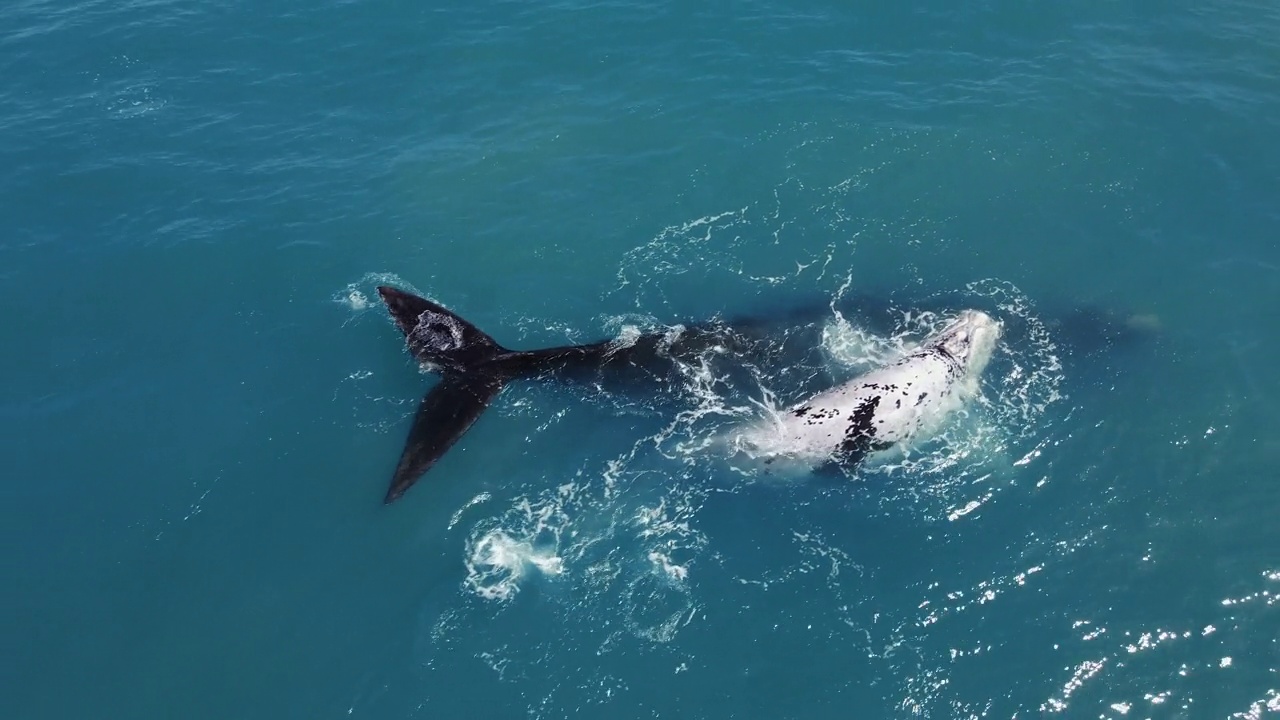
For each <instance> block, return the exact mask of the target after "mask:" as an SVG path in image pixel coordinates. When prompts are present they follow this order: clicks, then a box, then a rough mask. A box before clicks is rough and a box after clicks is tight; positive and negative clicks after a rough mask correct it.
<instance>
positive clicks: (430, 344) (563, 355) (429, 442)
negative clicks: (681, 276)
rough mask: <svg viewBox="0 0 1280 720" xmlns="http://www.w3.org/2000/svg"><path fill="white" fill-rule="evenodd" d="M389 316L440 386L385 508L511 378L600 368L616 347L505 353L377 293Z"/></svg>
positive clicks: (435, 315)
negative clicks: (585, 368)
mask: <svg viewBox="0 0 1280 720" xmlns="http://www.w3.org/2000/svg"><path fill="white" fill-rule="evenodd" d="M378 295H379V296H381V297H382V301H383V303H385V304H386V306H387V311H388V312H389V313H390V314H391V317H392V319H393V320H395V323H396V326H397V327H399V328H400V331H401V332H403V333H404V335H405V342H406V344H407V345H408V346H409V350H410V351H411V352H412V353H413V355H414V357H415V358H416V359H417V360H418V361H419V362H421V363H425V364H428V365H430V366H431V367H432V368H433V369H435V370H437V371H438V372H439V373H440V375H441V376H442V377H441V381H440V383H439V384H437V385H436V386H435V387H433V388H432V389H431V390H430V391H429V392H428V393H427V395H426V397H424V398H423V399H422V403H421V404H420V405H419V406H418V410H417V412H416V413H415V414H414V417H413V425H412V426H411V427H410V428H409V436H408V438H407V439H406V440H405V444H404V450H403V451H402V452H401V454H400V461H399V462H398V463H397V465H396V470H395V474H394V475H393V476H392V478H391V486H390V487H389V488H388V490H387V495H386V498H385V499H384V502H386V503H388V504H389V503H392V502H395V501H396V500H398V499H400V497H401V496H402V495H404V493H405V492H406V491H407V490H408V489H409V488H410V487H412V486H413V484H414V483H415V482H417V481H418V479H419V478H421V477H422V475H423V474H425V473H426V472H427V470H429V469H431V466H432V465H435V463H436V461H438V460H439V459H440V458H441V457H443V456H444V454H445V453H446V452H448V451H449V448H451V447H453V444H454V443H456V442H457V441H458V439H459V438H461V437H462V436H463V435H464V434H465V433H466V432H467V431H468V430H470V429H471V426H472V425H473V424H475V421H476V420H477V419H478V418H479V417H480V415H481V413H483V412H484V411H485V409H486V408H488V407H489V403H491V402H492V401H493V399H494V398H495V397H497V396H498V393H500V392H502V388H503V386H504V385H506V383H507V382H508V381H509V380H511V379H514V378H518V377H528V376H533V375H540V374H545V373H550V372H555V371H558V370H561V369H565V368H574V367H595V366H598V365H601V364H603V363H604V362H606V361H607V360H608V359H609V357H610V356H611V355H612V353H613V351H614V349H615V347H614V345H613V344H612V343H609V342H601V343H596V344H593V345H571V346H566V347H557V348H548V349H545V350H534V351H529V352H525V351H518V350H508V349H506V348H504V347H502V346H501V345H499V344H498V343H497V342H495V341H494V340H493V338H491V337H489V336H488V335H487V334H485V333H484V332H483V331H481V330H480V329H479V328H477V327H476V326H475V325H472V324H471V323H470V322H467V321H466V320H464V319H463V318H462V317H460V316H459V315H457V314H455V313H454V312H452V311H450V310H448V309H447V308H445V307H443V306H441V305H438V304H436V303H434V302H431V301H430V300H427V299H426V298H422V297H418V296H417V295H414V294H412V293H407V292H405V291H403V290H399V289H396V288H393V287H386V286H383V287H379V288H378Z"/></svg>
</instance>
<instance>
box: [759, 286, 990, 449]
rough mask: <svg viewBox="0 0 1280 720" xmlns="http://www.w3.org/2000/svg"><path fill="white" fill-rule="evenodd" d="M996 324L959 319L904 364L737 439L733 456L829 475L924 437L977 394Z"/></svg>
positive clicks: (982, 318) (977, 314)
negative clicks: (784, 462) (786, 461)
mask: <svg viewBox="0 0 1280 720" xmlns="http://www.w3.org/2000/svg"><path fill="white" fill-rule="evenodd" d="M1001 331H1002V326H1001V324H1000V323H999V322H998V321H996V320H995V319H994V318H992V317H991V316H990V315H988V314H987V313H985V312H982V311H981V310H964V311H961V312H960V313H958V314H957V315H956V316H955V317H954V318H952V319H951V320H950V322H948V323H947V324H946V325H945V326H943V327H942V328H941V329H940V330H938V331H937V332H935V333H933V334H931V335H930V336H928V337H926V338H925V339H924V340H923V341H921V342H920V343H919V344H918V345H917V346H916V347H915V348H914V349H913V350H911V351H910V352H907V353H905V354H904V355H903V356H902V357H899V358H898V359H896V360H894V361H892V362H889V363H887V364H885V365H884V366H882V367H878V368H876V369H873V370H871V371H869V372H867V373H865V374H863V375H861V376H858V377H855V378H853V379H852V380H849V381H847V382H844V383H841V384H839V385H836V386H835V387H832V388H830V389H827V390H824V391H822V392H819V393H816V394H814V395H812V396H810V397H807V398H805V399H803V400H800V401H799V402H796V403H794V404H793V405H791V406H790V407H788V408H786V409H785V410H783V411H782V412H779V413H775V414H772V415H771V417H769V418H767V419H766V420H765V421H764V422H762V423H759V424H757V425H755V426H754V427H750V428H748V429H746V430H744V431H743V432H742V433H740V434H739V436H738V440H739V441H740V442H739V449H742V450H744V451H746V452H748V453H750V454H752V455H755V456H756V457H762V458H764V460H765V462H772V461H773V460H775V459H777V458H782V457H786V458H792V459H797V460H800V461H801V462H806V463H807V464H809V465H812V466H815V467H816V469H819V470H823V471H830V470H832V469H833V468H848V467H852V466H856V465H857V464H858V463H860V462H862V461H863V460H864V459H865V458H866V457H867V456H868V455H870V454H872V453H876V452H880V451H883V450H887V449H889V448H891V447H894V446H901V445H904V444H907V443H910V442H912V441H914V440H916V439H919V438H922V437H927V436H928V435H929V434H930V433H932V432H933V431H934V430H936V429H937V428H938V426H939V425H940V424H941V423H942V422H944V421H945V420H946V418H947V417H948V416H949V415H950V414H951V413H952V412H953V411H954V410H956V409H957V408H959V407H961V406H962V405H963V404H964V402H965V401H966V400H968V399H970V398H972V397H973V396H975V395H977V393H978V392H979V384H978V383H979V379H980V377H981V375H982V373H983V371H984V370H985V369H986V367H987V364H988V363H989V362H990V360H991V356H992V353H993V352H994V350H995V347H996V345H997V342H998V341H999V338H1000V335H1001Z"/></svg>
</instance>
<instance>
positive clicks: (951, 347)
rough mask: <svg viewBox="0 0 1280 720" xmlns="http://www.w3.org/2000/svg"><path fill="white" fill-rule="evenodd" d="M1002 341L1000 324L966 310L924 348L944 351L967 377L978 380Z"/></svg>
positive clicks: (936, 334) (981, 314)
mask: <svg viewBox="0 0 1280 720" xmlns="http://www.w3.org/2000/svg"><path fill="white" fill-rule="evenodd" d="M999 339H1000V323H999V322H997V321H996V320H995V319H994V318H992V317H991V316H990V315H988V314H986V313H984V312H982V311H981V310H964V311H962V312H961V313H960V314H959V315H958V316H956V319H955V320H952V321H951V322H950V323H949V324H948V325H947V326H946V327H944V328H942V329H941V330H939V331H938V332H937V333H935V334H934V335H933V336H931V337H930V338H929V339H928V340H926V341H925V343H924V345H925V347H929V348H936V349H938V350H942V351H943V352H945V353H946V354H947V355H950V356H951V357H952V358H953V359H954V360H955V361H956V362H957V363H959V364H960V367H962V368H964V371H965V373H966V374H967V375H970V376H977V375H980V374H982V371H983V370H984V369H986V367H987V363H988V362H989V361H990V360H991V354H992V352H994V351H995V348H996V341H997V340H999Z"/></svg>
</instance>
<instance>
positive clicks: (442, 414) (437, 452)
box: [383, 374, 503, 503]
mask: <svg viewBox="0 0 1280 720" xmlns="http://www.w3.org/2000/svg"><path fill="white" fill-rule="evenodd" d="M502 385H503V382H502V379H501V378H499V377H496V376H492V375H487V374H481V375H478V376H474V377H466V376H462V375H456V374H449V375H445V377H444V379H443V380H442V381H441V382H440V384H439V385H436V386H435V387H434V388H432V389H431V392H428V393H427V395H426V397H424V398H422V404H420V405H419V406H418V412H417V414H416V415H414V417H413V426H412V427H411V428H410V429H409V437H408V439H407V440H405V443H404V450H403V451H402V452H401V453H400V462H399V463H398V464H397V465H396V472H395V475H393V476H392V478H391V487H390V488H388V490H387V496H386V498H385V499H384V500H383V502H385V503H393V502H395V501H396V500H399V499H400V496H401V495H403V494H404V493H405V491H406V490H408V489H409V488H410V486H412V485H413V484H414V483H415V482H417V480H418V478H419V477H421V476H422V474H423V473H425V472H426V471H427V470H429V469H430V468H431V466H432V465H435V463H436V461H437V460H439V459H440V458H441V457H443V456H444V454H445V453H446V452H448V450H449V448H451V447H453V444H454V443H455V442H457V441H458V438H460V437H462V436H463V434H465V433H466V432H467V430H469V429H471V426H472V425H473V424H474V423H475V421H476V418H478V417H480V413H482V412H484V411H485V408H487V407H489V403H490V402H492V401H493V399H494V398H495V397H497V395H498V393H499V392H501V390H502Z"/></svg>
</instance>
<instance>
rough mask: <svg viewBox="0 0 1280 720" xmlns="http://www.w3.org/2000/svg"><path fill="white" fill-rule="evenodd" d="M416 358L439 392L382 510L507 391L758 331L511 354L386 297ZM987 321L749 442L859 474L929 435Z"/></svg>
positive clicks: (424, 409)
mask: <svg viewBox="0 0 1280 720" xmlns="http://www.w3.org/2000/svg"><path fill="white" fill-rule="evenodd" d="M378 295H379V296H380V297H381V298H382V301H383V303H384V304H385V305H386V307H387V310H388V312H389V313H390V314H391V317H392V319H393V320H394V321H395V324H396V326H397V327H399V329H400V330H401V332H403V333H404V336H405V342H406V344H407V346H408V348H409V350H410V352H411V353H412V354H413V356H414V358H415V359H416V360H417V361H418V362H419V363H421V364H422V365H424V366H426V367H427V368H429V369H431V370H432V371H434V372H436V373H438V374H439V375H440V376H441V380H440V382H439V383H438V384H437V385H435V386H434V387H433V388H432V389H431V390H430V391H429V392H427V394H426V396H425V397H424V398H423V399H422V402H421V403H420V404H419V406H418V409H417V412H416V413H415V414H414V418H413V423H412V425H411V426H410V428H409V434H408V437H407V438H406V440H405V444H404V449H403V450H402V452H401V454H400V459H399V462H398V463H397V465H396V469H395V472H394V474H393V475H392V479H391V483H390V486H389V487H388V489H387V493H386V496H385V498H384V502H386V503H392V502H395V501H396V500H398V499H399V498H400V497H402V496H403V495H404V493H405V492H406V491H407V490H408V489H409V488H410V487H412V486H413V485H414V483H416V482H417V481H418V479H419V478H421V477H422V476H423V475H424V474H425V473H426V472H427V471H428V470H429V469H430V468H431V467H432V466H433V465H434V464H435V463H436V462H437V461H438V460H439V459H440V458H441V457H443V456H444V455H445V453H447V452H448V450H449V449H450V448H451V447H452V446H453V445H454V444H455V443H456V442H457V441H458V439H459V438H461V437H462V436H463V435H464V434H465V433H466V432H467V431H468V430H469V429H470V428H471V426H472V425H473V424H474V423H475V422H476V420H477V419H478V418H479V417H480V415H481V414H482V413H483V412H484V410H485V409H486V408H488V406H489V404H490V403H491V402H492V401H493V399H494V398H495V397H497V396H498V394H499V393H500V392H501V391H502V388H503V387H504V386H505V385H506V384H507V383H508V382H510V381H511V380H514V379H518V378H528V377H538V376H543V375H549V374H556V375H568V376H573V375H574V374H581V373H587V374H596V373H600V372H605V371H618V372H634V371H636V370H639V371H641V372H643V373H646V374H649V375H656V376H658V377H663V375H662V373H663V372H664V370H666V371H669V370H670V369H671V368H673V367H674V366H675V361H677V360H680V359H682V358H689V357H691V356H693V355H696V354H698V353H702V352H705V351H707V350H713V351H716V352H720V353H727V354H738V353H741V354H744V355H747V354H750V352H751V351H752V349H753V348H758V347H759V346H760V345H761V342H762V341H761V338H760V337H755V336H754V335H753V333H754V334H755V335H759V334H760V329H759V328H758V327H756V328H751V329H749V330H747V331H741V330H735V329H734V328H733V327H732V326H730V325H727V324H721V323H707V324H702V325H696V326H693V327H689V328H683V327H682V328H678V329H677V330H676V331H673V332H668V333H644V334H641V335H639V336H636V337H631V338H628V339H626V340H623V339H618V340H608V341H602V342H597V343H592V344H585V345H567V346H561V347H553V348H546V349H541V350H532V351H522V350H510V349H508V348H505V347H503V346H501V345H499V344H498V343H497V342H496V341H494V339H493V338H492V337H490V336H489V335H487V334H485V333H484V332H483V331H481V330H480V329H479V328H477V327H475V326H474V325H472V324H471V323H470V322H467V321H466V320H464V319H463V318H462V317H460V316H459V315H457V314H456V313H454V312H452V311H450V310H449V309H447V308H445V307H443V306H441V305H439V304H437V303H434V302H432V301H430V300H427V299H426V298H422V297H419V296H417V295H414V294H412V293H408V292H405V291H403V290H400V289H397V288H393V287H389V286H380V287H378ZM999 333H1000V326H999V324H998V323H996V322H995V321H994V320H993V319H992V318H991V317H990V316H988V315H987V314H986V313H983V312H980V311H976V310H968V311H964V312H962V313H960V314H959V315H958V316H957V317H956V319H955V320H954V321H952V322H951V323H950V324H949V325H947V326H946V327H945V328H944V329H942V330H941V331H939V332H937V333H935V334H934V335H932V336H930V337H929V338H926V339H925V341H924V342H922V343H921V344H920V346H919V347H918V348H916V349H915V350H914V351H913V352H911V353H908V354H907V355H906V356H904V357H902V358H900V359H898V360H897V361H895V362H893V363H891V364H889V365H886V366H884V367H881V368H879V369H876V370H873V371H871V372H869V373H867V374H865V375H863V376H861V377H858V378H855V379H854V380H851V381H849V382H846V383H843V384H840V385H837V386H835V387H832V388H830V389H827V390H823V391H822V392H819V393H817V394H815V395H812V396H811V397H809V398H808V399H807V400H804V401H802V402H800V403H798V404H796V405H794V406H793V407H791V408H790V409H788V410H787V411H786V412H784V413H782V414H780V415H779V417H778V418H775V419H774V420H772V421H770V422H768V423H766V424H763V425H760V426H757V427H754V428H748V429H747V430H746V431H744V433H743V435H742V439H743V441H744V442H745V443H746V444H747V445H748V446H750V447H751V448H752V449H753V450H754V451H755V452H758V453H761V454H765V455H769V456H791V457H800V458H804V459H806V460H808V461H811V462H812V464H814V465H815V466H826V465H831V464H837V465H846V466H847V465H851V464H855V463H857V462H859V461H860V460H861V459H862V458H863V457H865V456H866V455H867V454H868V453H871V452H875V451H877V450H880V449H884V448H886V447H889V446H891V445H893V444H894V443H897V442H901V441H904V440H909V439H911V438H912V437H915V436H916V435H918V434H919V433H920V432H922V431H925V430H927V429H928V428H929V427H930V425H931V423H933V422H936V421H937V420H938V419H939V418H941V417H942V416H944V415H946V414H947V412H949V410H950V409H952V408H953V407H954V406H955V405H956V404H958V401H959V400H960V399H962V398H963V396H964V394H965V392H966V388H968V387H970V386H971V385H973V384H974V383H975V382H976V378H977V376H978V375H979V374H980V373H981V372H982V369H983V367H985V365H986V362H987V360H988V359H989V358H990V355H991V350H992V348H993V347H994V345H995V341H996V339H997V338H998V337H999Z"/></svg>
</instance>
